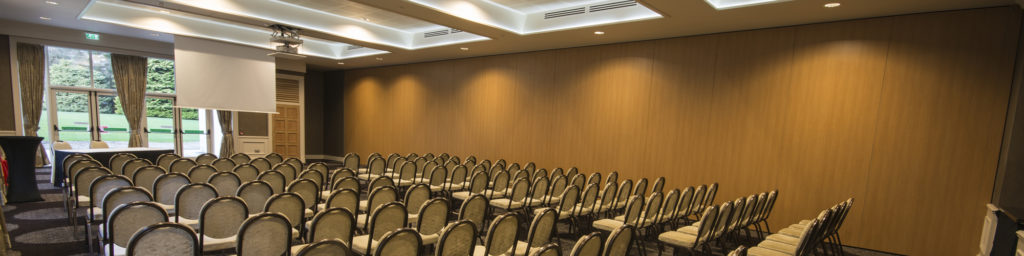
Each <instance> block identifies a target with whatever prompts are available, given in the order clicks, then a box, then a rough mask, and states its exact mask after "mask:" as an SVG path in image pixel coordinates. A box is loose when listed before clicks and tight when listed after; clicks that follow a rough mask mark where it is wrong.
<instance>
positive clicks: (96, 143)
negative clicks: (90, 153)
mask: <svg viewBox="0 0 1024 256" xmlns="http://www.w3.org/2000/svg"><path fill="white" fill-rule="evenodd" d="M89 148H110V145H107V142H104V141H100V140H94V141H90V142H89Z"/></svg>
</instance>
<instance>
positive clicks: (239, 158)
mask: <svg viewBox="0 0 1024 256" xmlns="http://www.w3.org/2000/svg"><path fill="white" fill-rule="evenodd" d="M230 158H231V160H233V161H235V164H245V163H248V162H249V161H251V160H252V158H249V155H246V154H245V153H235V154H234V155H231V157H230Z"/></svg>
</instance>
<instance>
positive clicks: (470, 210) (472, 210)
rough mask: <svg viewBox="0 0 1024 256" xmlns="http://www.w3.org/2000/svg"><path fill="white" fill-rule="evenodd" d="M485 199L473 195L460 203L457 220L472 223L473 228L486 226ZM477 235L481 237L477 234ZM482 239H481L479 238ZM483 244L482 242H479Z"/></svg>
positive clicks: (481, 196)
mask: <svg viewBox="0 0 1024 256" xmlns="http://www.w3.org/2000/svg"><path fill="white" fill-rule="evenodd" d="M487 205H488V203H487V197H484V196H483V195H479V194H478V195H473V196H471V197H469V199H466V200H464V201H462V205H461V206H459V214H458V216H457V217H456V218H457V219H458V220H468V221H470V222H472V223H473V225H474V226H475V227H482V226H483V225H484V224H486V222H485V221H486V220H487ZM477 235H481V236H482V235H483V234H480V233H477ZM481 239H482V238H481ZM480 243H483V240H481V241H480Z"/></svg>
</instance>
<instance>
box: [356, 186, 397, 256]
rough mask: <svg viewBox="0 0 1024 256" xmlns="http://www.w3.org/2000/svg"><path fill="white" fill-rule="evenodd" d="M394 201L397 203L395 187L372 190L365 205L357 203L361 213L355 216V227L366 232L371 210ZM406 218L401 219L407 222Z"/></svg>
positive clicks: (361, 202)
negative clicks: (364, 206)
mask: <svg viewBox="0 0 1024 256" xmlns="http://www.w3.org/2000/svg"><path fill="white" fill-rule="evenodd" d="M396 201H398V192H397V191H396V189H395V187H392V186H384V187H379V188H377V189H374V190H373V192H370V195H369V196H368V197H367V199H366V201H365V202H366V204H363V202H364V201H360V202H359V208H360V211H361V212H363V213H362V214H358V215H356V227H358V228H359V229H362V230H367V227H368V226H369V225H368V223H370V217H371V216H373V214H372V213H373V211H372V210H374V209H377V207H380V206H382V205H385V204H387V203H390V202H396ZM363 205H366V208H363ZM407 214H408V213H407ZM408 217H409V216H408V215H406V216H405V217H404V218H403V219H406V220H407V221H408ZM353 250H354V249H353Z"/></svg>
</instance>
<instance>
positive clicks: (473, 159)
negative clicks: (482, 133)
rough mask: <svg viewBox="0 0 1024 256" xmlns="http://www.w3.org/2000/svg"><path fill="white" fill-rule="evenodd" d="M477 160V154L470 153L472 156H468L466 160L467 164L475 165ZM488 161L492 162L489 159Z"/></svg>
mask: <svg viewBox="0 0 1024 256" xmlns="http://www.w3.org/2000/svg"><path fill="white" fill-rule="evenodd" d="M476 162H477V161H476V156H473V155H470V156H467V157H466V162H465V163H466V164H467V165H466V166H475V165H476ZM488 163H490V161H488ZM488 165H490V164H488Z"/></svg>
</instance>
